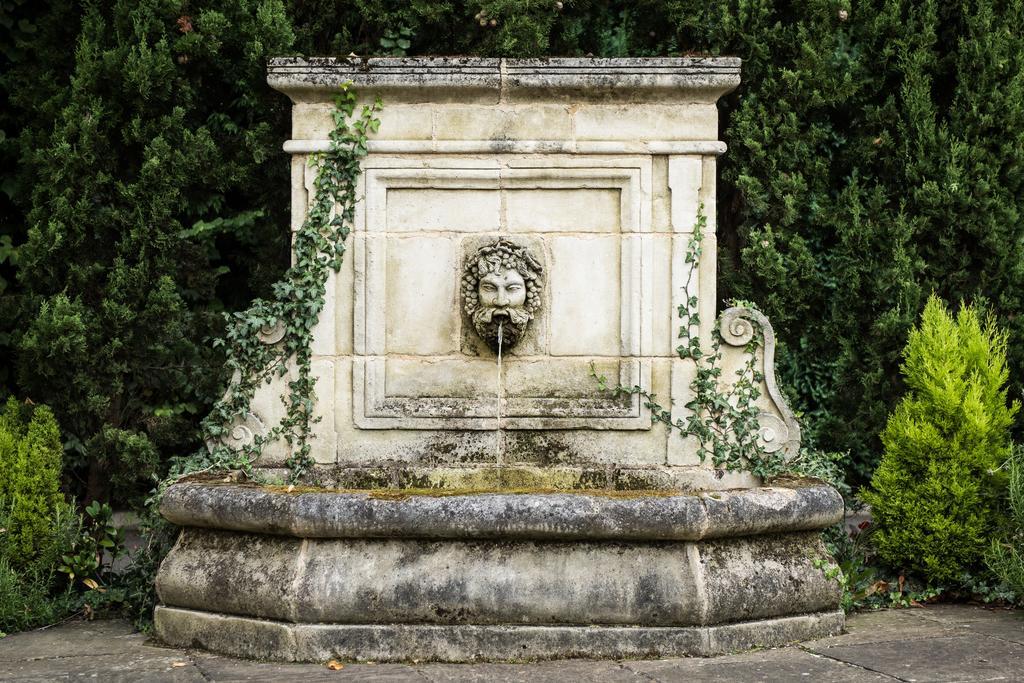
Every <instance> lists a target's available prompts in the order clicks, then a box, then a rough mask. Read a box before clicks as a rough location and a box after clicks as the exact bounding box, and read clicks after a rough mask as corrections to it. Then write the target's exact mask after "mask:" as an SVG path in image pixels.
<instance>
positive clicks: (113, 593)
mask: <svg viewBox="0 0 1024 683" xmlns="http://www.w3.org/2000/svg"><path fill="white" fill-rule="evenodd" d="M62 455H63V447H62V446H61V442H60V430H59V428H58V427H57V422H56V420H54V417H53V413H52V412H51V411H50V409H49V408H47V407H46V406H35V407H33V406H31V405H29V404H22V403H18V402H17V401H15V400H14V399H10V400H8V402H7V404H6V406H5V407H4V409H3V411H2V412H0V472H2V473H3V476H0V635H3V634H5V633H11V632H14V631H20V630H24V629H27V628H33V627H36V626H42V625H44V624H51V623H54V622H55V621H59V620H60V619H62V618H64V617H66V616H67V615H69V614H73V613H75V612H77V611H83V612H85V613H92V612H94V611H96V610H97V609H98V608H100V607H107V606H111V605H114V604H118V603H119V602H123V594H124V591H123V590H120V589H118V588H112V587H111V584H112V583H113V581H112V578H113V577H112V575H111V572H110V567H111V564H112V563H113V561H114V560H116V559H117V557H118V555H119V554H120V553H121V552H122V549H123V535H122V533H121V531H120V530H119V529H117V528H116V527H114V525H113V524H112V523H111V517H112V514H113V513H112V511H111V509H110V506H109V505H101V504H100V503H98V502H93V503H92V504H91V505H90V506H89V507H88V508H86V513H87V518H86V519H85V521H84V523H83V519H82V517H80V516H79V515H78V513H77V512H76V511H75V508H74V506H73V505H72V504H70V503H68V502H67V501H65V500H64V496H63V494H62V493H61V491H60V477H61V457H62Z"/></svg>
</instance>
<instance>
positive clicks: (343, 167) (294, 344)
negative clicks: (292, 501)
mask: <svg viewBox="0 0 1024 683" xmlns="http://www.w3.org/2000/svg"><path fill="white" fill-rule="evenodd" d="M380 109H381V102H380V100H379V99H378V100H376V101H375V102H374V103H373V104H372V105H364V106H363V107H362V108H361V110H360V112H359V114H358V116H354V114H355V112H356V94H355V92H354V91H353V90H352V89H351V88H349V87H348V86H347V85H345V86H343V87H342V90H341V92H340V93H339V94H338V95H337V96H336V98H335V109H334V111H333V113H332V116H333V119H334V129H333V130H332V131H331V132H330V148H329V150H328V151H327V152H325V153H323V154H319V155H313V156H312V158H311V159H310V163H311V164H313V165H315V166H316V167H317V173H316V180H315V181H314V183H313V200H312V203H311V205H310V207H309V210H308V212H307V214H306V218H305V220H304V221H303V223H302V227H301V228H300V229H299V230H298V231H297V232H296V233H295V235H294V236H293V238H292V252H293V255H294V256H293V264H292V266H291V267H290V268H289V269H288V270H287V272H286V273H285V274H284V277H283V278H282V279H281V280H280V281H278V282H276V283H275V284H274V285H273V295H274V296H273V299H269V300H268V299H256V300H255V301H253V303H252V304H251V305H250V306H249V308H247V309H246V310H244V311H241V312H237V313H231V314H228V315H227V323H228V324H227V332H226V334H225V336H224V337H223V338H220V339H217V340H216V341H215V343H214V345H215V346H221V347H224V349H225V351H226V356H227V360H226V363H227V367H228V369H229V370H230V371H231V373H232V379H231V382H230V384H229V385H228V389H227V392H226V393H225V395H224V396H223V397H222V398H221V399H220V400H219V401H217V403H216V404H214V406H213V409H212V410H211V411H210V414H209V415H208V416H207V417H206V418H205V419H204V420H203V423H202V424H203V436H204V441H205V442H206V449H207V450H206V451H203V452H201V454H200V456H199V457H191V458H184V459H180V460H178V461H177V462H176V463H175V467H174V468H173V469H172V474H171V478H170V479H171V480H173V479H176V478H180V477H181V476H184V475H186V474H189V473H193V472H196V471H203V470H217V469H238V468H242V469H246V470H248V469H250V467H251V465H252V463H254V462H255V460H256V459H257V458H258V457H259V455H260V454H261V453H262V451H263V449H264V448H265V447H266V446H267V445H268V444H271V443H273V442H275V441H277V440H279V439H280V440H283V441H284V443H285V444H286V445H287V449H288V453H289V456H288V459H287V461H286V465H287V467H288V469H289V472H290V478H291V479H292V481H297V480H298V479H299V478H301V477H302V475H303V474H305V473H306V472H307V471H308V470H309V468H310V466H311V465H312V464H313V460H312V458H311V457H310V443H309V440H310V437H311V430H312V426H313V424H314V422H315V421H316V420H317V419H319V418H318V417H317V416H316V415H315V402H316V391H315V384H316V379H315V378H314V377H313V372H312V364H311V356H312V340H313V328H314V326H315V325H316V324H317V320H318V319H319V315H320V312H321V311H322V310H323V307H324V297H325V294H326V283H327V278H328V274H329V272H330V271H331V270H334V271H337V270H338V269H339V268H340V267H341V262H342V258H343V257H344V255H345V240H346V238H347V237H348V235H349V233H350V231H351V229H352V221H353V219H354V216H355V207H356V201H357V196H356V183H357V181H358V179H359V175H360V173H361V170H360V160H361V159H362V158H363V157H365V156H366V152H367V147H366V142H367V135H368V134H369V133H372V132H376V130H377V129H378V127H379V126H380V119H378V118H376V114H377V112H378V111H380ZM275 378H278V379H282V380H286V382H287V387H288V389H287V392H285V393H284V395H283V396H282V398H281V400H282V401H284V404H285V408H286V412H285V416H284V418H283V419H282V420H281V421H280V422H279V423H278V424H276V425H273V426H272V427H270V428H269V429H268V430H267V431H266V432H262V431H259V430H254V429H252V428H251V427H247V422H248V421H249V420H251V419H252V418H251V417H250V413H249V409H250V405H251V403H252V400H253V397H254V396H255V393H256V390H257V389H258V388H259V387H260V385H262V384H265V383H267V384H269V383H271V382H273V381H274V380H275ZM238 431H240V432H241V433H236V432H238Z"/></svg>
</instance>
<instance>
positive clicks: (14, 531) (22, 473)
mask: <svg viewBox="0 0 1024 683" xmlns="http://www.w3.org/2000/svg"><path fill="white" fill-rule="evenodd" d="M25 412H26V411H25V409H24V407H22V406H21V405H19V404H18V402H17V401H15V400H14V399H13V398H12V399H10V400H8V402H7V405H6V407H5V409H4V412H3V417H2V419H0V472H3V473H4V477H3V480H2V483H0V506H3V507H4V508H5V511H6V517H7V525H6V526H5V527H4V528H5V529H6V531H5V532H4V533H3V534H2V535H0V545H2V550H0V555H2V556H3V557H5V558H7V560H8V561H9V562H10V563H11V565H12V566H13V567H26V566H28V565H29V564H30V563H32V562H33V561H34V560H36V559H37V558H38V557H39V556H40V555H43V554H45V553H46V550H47V549H48V548H49V547H50V546H51V545H52V543H53V535H54V520H55V519H56V518H57V516H58V514H59V511H60V509H61V508H62V507H63V506H65V502H64V496H63V495H62V494H61V492H60V472H61V458H62V457H63V454H64V449H63V448H62V446H61V442H60V429H59V428H58V427H57V421H56V420H55V419H54V417H53V413H52V412H51V411H50V409H49V408H47V407H46V406H38V407H37V408H35V409H34V410H32V411H31V417H30V418H29V419H28V422H27V424H26V422H25Z"/></svg>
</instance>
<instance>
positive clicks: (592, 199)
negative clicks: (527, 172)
mask: <svg viewBox="0 0 1024 683" xmlns="http://www.w3.org/2000/svg"><path fill="white" fill-rule="evenodd" d="M620 196H621V190H620V189H619V188H564V189H544V188H537V189H531V190H526V189H522V190H509V191H507V192H506V195H505V205H506V217H507V218H506V220H507V223H508V229H509V230H511V231H513V232H563V231H565V232H619V230H621V228H622V212H621V204H622V202H621V199H620Z"/></svg>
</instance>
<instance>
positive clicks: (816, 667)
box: [625, 647, 892, 683]
mask: <svg viewBox="0 0 1024 683" xmlns="http://www.w3.org/2000/svg"><path fill="white" fill-rule="evenodd" d="M625 666H626V667H627V668H629V669H631V670H633V671H636V672H639V673H642V674H644V675H645V676H647V677H648V678H649V679H653V680H655V681H663V682H664V683H675V682H676V681H679V682H680V683H682V682H683V681H708V682H718V681H721V682H722V683H725V682H731V681H835V682H837V683H838V682H840V681H841V682H846V681H891V680H892V679H891V678H890V677H888V676H885V675H883V674H878V673H874V672H870V671H865V670H863V669H861V668H859V667H856V666H851V665H850V664H848V663H845V662H840V661H836V660H834V659H830V658H828V657H822V656H819V655H815V654H811V653H809V652H804V651H803V650H801V649H800V648H797V647H787V648H782V649H778V650H766V651H763V652H751V653H747V654H743V655H731V656H726V657H714V658H709V659H696V658H687V659H675V660H662V661H656V662H626V663H625Z"/></svg>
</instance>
